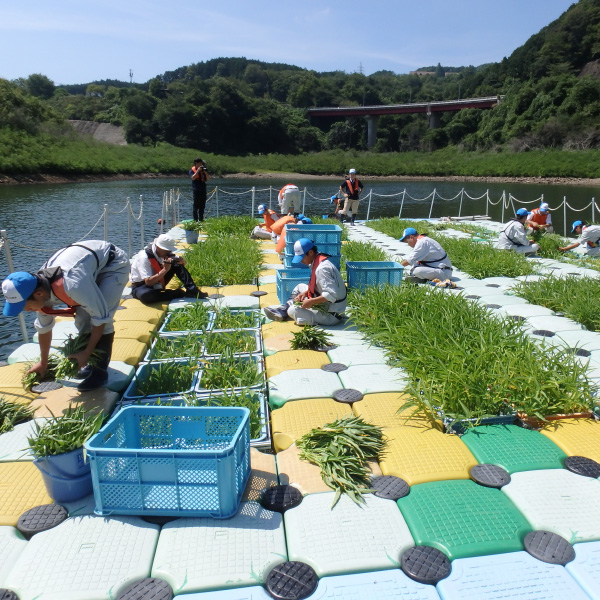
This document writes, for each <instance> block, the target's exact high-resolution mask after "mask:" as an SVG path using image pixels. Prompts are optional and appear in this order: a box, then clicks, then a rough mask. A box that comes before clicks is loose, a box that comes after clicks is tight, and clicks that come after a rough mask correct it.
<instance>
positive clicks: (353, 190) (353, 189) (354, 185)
mask: <svg viewBox="0 0 600 600" xmlns="http://www.w3.org/2000/svg"><path fill="white" fill-rule="evenodd" d="M346 186H347V187H348V195H349V196H354V195H355V194H357V193H358V179H355V180H354V182H353V181H352V180H351V179H346Z"/></svg>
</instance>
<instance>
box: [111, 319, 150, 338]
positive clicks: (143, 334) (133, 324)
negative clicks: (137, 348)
mask: <svg viewBox="0 0 600 600" xmlns="http://www.w3.org/2000/svg"><path fill="white" fill-rule="evenodd" d="M157 326H158V323H144V322H143V321H115V338H116V339H117V340H118V339H130V340H138V341H140V342H144V343H145V344H147V343H148V342H149V341H150V339H151V338H152V333H153V332H154V331H156V328H157Z"/></svg>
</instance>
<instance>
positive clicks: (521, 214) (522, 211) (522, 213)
mask: <svg viewBox="0 0 600 600" xmlns="http://www.w3.org/2000/svg"><path fill="white" fill-rule="evenodd" d="M528 214H529V211H528V210H527V209H526V208H519V210H517V212H516V213H515V215H516V216H517V217H519V218H523V217H526V216H527V215H528Z"/></svg>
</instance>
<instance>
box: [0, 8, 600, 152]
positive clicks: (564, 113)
mask: <svg viewBox="0 0 600 600" xmlns="http://www.w3.org/2000/svg"><path fill="white" fill-rule="evenodd" d="M599 59H600V0H580V1H579V2H578V3H576V4H573V5H572V6H571V7H570V8H569V9H568V10H567V11H566V12H565V13H564V14H563V15H562V16H561V17H560V18H559V19H557V20H556V21H554V22H552V23H550V24H549V25H547V26H546V27H544V28H543V29H542V30H541V31H540V32H539V33H537V34H535V35H534V36H532V37H531V38H530V39H529V40H528V41H527V42H526V43H525V44H524V45H523V46H521V47H520V48H517V49H516V50H515V51H514V52H513V53H512V54H511V55H510V56H509V57H507V58H504V59H503V60H502V61H501V62H499V63H492V64H486V65H481V66H478V67H475V66H454V67H442V66H441V65H442V64H444V63H445V61H444V57H443V56H440V62H439V63H438V65H437V66H436V67H424V68H423V69H421V71H428V72H430V73H431V74H426V75H406V74H401V75H398V74H395V73H392V72H391V71H379V72H376V73H373V74H372V75H368V76H367V75H363V74H361V73H345V72H342V71H335V72H327V73H318V72H315V71H310V70H307V69H303V68H301V67H298V66H293V65H286V64H280V63H265V62H261V61H256V60H250V59H246V58H215V59H212V60H207V61H203V62H198V63H195V64H192V65H189V66H183V67H180V68H178V69H176V70H174V71H169V72H166V73H163V74H162V75H158V76H157V77H154V78H153V79H151V80H150V81H148V82H146V83H144V84H137V85H135V84H134V85H130V84H128V83H125V82H111V81H104V82H94V83H90V84H87V85H86V84H77V85H71V86H63V87H55V86H54V84H53V83H52V82H51V81H50V80H48V78H46V77H44V76H43V75H31V76H29V77H28V78H27V79H23V80H19V81H16V82H6V81H5V82H4V83H3V86H5V87H6V89H7V90H9V89H10V90H11V93H10V94H8V95H5V100H4V101H3V100H2V99H0V116H2V115H3V114H4V116H7V117H8V118H4V119H2V120H1V121H0V122H2V123H5V124H8V125H5V126H8V127H13V128H19V127H26V128H27V129H28V131H30V132H31V131H33V130H34V129H35V127H36V118H37V119H39V121H44V120H54V121H57V120H60V119H81V120H90V121H100V122H107V123H112V124H114V125H123V126H124V128H125V132H126V136H127V139H128V141H129V142H130V143H138V144H143V145H148V146H152V145H155V144H157V143H159V142H168V143H170V144H173V145H175V146H179V147H182V148H196V149H199V150H201V151H207V152H208V151H210V152H213V153H220V154H231V155H244V154H258V153H291V154H293V153H301V152H313V151H319V150H323V149H335V148H341V149H354V148H355V149H364V148H365V145H366V131H365V130H366V124H365V120H364V119H362V118H355V119H349V120H343V119H342V120H339V121H338V122H332V121H329V120H322V121H314V122H312V123H311V122H309V120H308V118H307V115H306V109H307V108H309V107H311V106H352V105H376V104H395V103H409V102H426V101H435V100H450V99H455V98H467V97H476V96H490V95H503V96H504V100H503V101H502V103H501V104H500V106H498V107H496V108H494V109H493V110H490V111H482V110H463V111H460V112H456V113H444V114H443V116H442V122H441V127H440V128H438V129H429V125H428V122H427V119H426V118H425V117H424V116H423V115H398V116H383V117H381V118H380V119H379V126H378V142H377V146H376V147H375V149H374V150H375V151H376V152H392V151H400V152H402V151H414V150H417V151H419V150H422V151H431V150H436V149H440V148H445V147H448V146H454V147H457V148H458V149H462V150H477V149H509V150H516V151H522V150H527V149H532V148H547V147H552V148H562V149H572V148H577V149H586V148H598V147H600V127H599V125H598V124H599V122H600V121H599V117H600V79H598V76H597V74H598V73H599V72H600V68H599V67H598V65H599V64H600V63H597V62H596V61H598V60H599ZM31 96H33V97H34V98H32V100H35V99H36V98H37V99H38V100H36V102H39V105H38V104H35V110H34V104H32V103H30V102H29V101H27V97H31ZM10 97H12V98H16V97H20V98H21V97H22V98H25V99H24V100H21V101H20V102H21V103H22V104H23V103H24V104H25V105H27V110H26V111H25V112H23V110H24V109H18V110H17V109H16V108H15V106H14V105H12V104H11V103H10V101H8V100H6V98H10ZM3 103H4V105H3V106H2V104H3ZM24 114H26V118H25V116H23V115H24ZM35 115H37V116H35Z"/></svg>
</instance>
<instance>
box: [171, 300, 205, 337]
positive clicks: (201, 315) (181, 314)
mask: <svg viewBox="0 0 600 600" xmlns="http://www.w3.org/2000/svg"><path fill="white" fill-rule="evenodd" d="M208 312H209V311H208V305H206V304H204V303H203V302H194V303H191V304H189V305H188V306H186V307H185V308H180V309H177V310H174V311H173V312H172V313H171V315H170V318H169V322H168V323H167V325H166V327H165V331H203V330H205V329H206V328H207V327H208V322H209V314H208Z"/></svg>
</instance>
